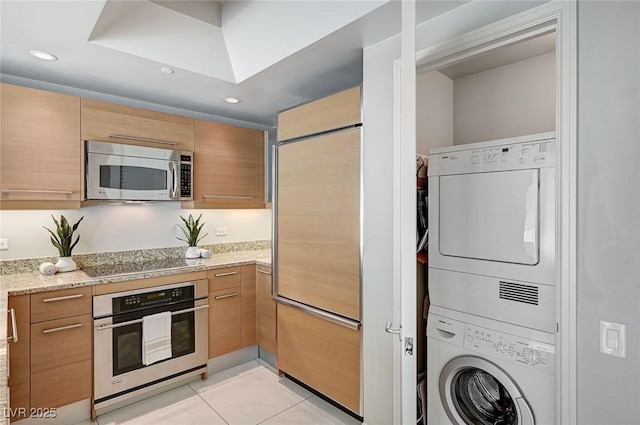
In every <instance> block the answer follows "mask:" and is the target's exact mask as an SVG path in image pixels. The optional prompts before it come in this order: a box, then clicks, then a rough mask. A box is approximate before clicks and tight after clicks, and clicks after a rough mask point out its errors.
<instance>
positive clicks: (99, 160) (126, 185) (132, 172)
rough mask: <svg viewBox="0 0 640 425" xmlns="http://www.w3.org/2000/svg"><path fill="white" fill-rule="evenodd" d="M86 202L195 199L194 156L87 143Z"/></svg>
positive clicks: (114, 144) (190, 153) (92, 142)
mask: <svg viewBox="0 0 640 425" xmlns="http://www.w3.org/2000/svg"><path fill="white" fill-rule="evenodd" d="M85 183H86V184H85V190H86V194H85V195H86V199H87V200H108V201H118V200H123V201H181V200H192V199H193V152H180V151H175V150H171V149H158V148H149V147H144V146H134V145H125V144H120V143H108V142H95V141H90V140H87V141H85Z"/></svg>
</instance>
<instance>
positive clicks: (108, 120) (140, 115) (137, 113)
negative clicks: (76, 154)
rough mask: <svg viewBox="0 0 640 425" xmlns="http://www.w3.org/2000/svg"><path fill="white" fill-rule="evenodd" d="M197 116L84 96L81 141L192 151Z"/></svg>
mask: <svg viewBox="0 0 640 425" xmlns="http://www.w3.org/2000/svg"><path fill="white" fill-rule="evenodd" d="M194 121H195V120H194V119H193V118H187V117H182V116H178V115H172V114H167V113H163V112H156V111H149V110H146V109H139V108H133V107H130V106H123V105H116V104H113V103H108V102H102V101H99V100H92V99H84V98H83V99H82V140H99V141H103V142H112V143H125V144H129V145H140V146H149V147H154V148H163V149H174V150H178V151H187V152H193V150H194Z"/></svg>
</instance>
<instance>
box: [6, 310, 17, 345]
mask: <svg viewBox="0 0 640 425" xmlns="http://www.w3.org/2000/svg"><path fill="white" fill-rule="evenodd" d="M7 313H9V314H10V315H11V336H10V337H9V338H7V342H13V343H16V342H18V324H17V323H16V310H15V309H13V308H12V309H9V311H8V312H7Z"/></svg>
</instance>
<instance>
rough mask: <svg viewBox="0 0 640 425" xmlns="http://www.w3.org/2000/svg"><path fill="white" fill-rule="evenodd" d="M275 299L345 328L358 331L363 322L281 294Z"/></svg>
mask: <svg viewBox="0 0 640 425" xmlns="http://www.w3.org/2000/svg"><path fill="white" fill-rule="evenodd" d="M273 299H274V300H275V301H276V302H278V303H280V304H284V305H288V306H290V307H293V308H297V309H298V310H302V311H304V312H306V313H309V314H313V315H314V316H316V317H319V318H321V319H324V320H328V321H329V322H332V323H335V324H337V325H340V326H344V327H345V328H349V329H352V330H354V331H357V330H358V329H360V325H361V323H360V322H358V321H355V320H351V319H347V318H345V317H342V316H338V315H337V314H333V313H329V312H328V311H324V310H320V309H319V308H315V307H310V306H308V305H306V304H302V303H299V302H297V301H293V300H290V299H288V298H283V297H280V296H275V297H273Z"/></svg>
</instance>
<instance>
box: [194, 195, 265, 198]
mask: <svg viewBox="0 0 640 425" xmlns="http://www.w3.org/2000/svg"><path fill="white" fill-rule="evenodd" d="M202 197H203V198H204V199H208V198H214V199H215V198H218V199H253V196H240V195H202Z"/></svg>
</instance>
